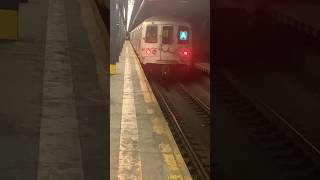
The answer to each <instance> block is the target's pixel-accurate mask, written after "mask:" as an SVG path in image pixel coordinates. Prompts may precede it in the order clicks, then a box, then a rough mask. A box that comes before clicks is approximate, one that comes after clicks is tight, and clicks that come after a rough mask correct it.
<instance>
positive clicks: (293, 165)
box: [214, 72, 320, 180]
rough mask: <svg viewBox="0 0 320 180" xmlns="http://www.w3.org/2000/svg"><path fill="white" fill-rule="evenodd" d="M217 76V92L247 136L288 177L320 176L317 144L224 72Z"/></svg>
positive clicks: (315, 178) (309, 177) (312, 178)
mask: <svg viewBox="0 0 320 180" xmlns="http://www.w3.org/2000/svg"><path fill="white" fill-rule="evenodd" d="M215 78H216V79H214V82H215V93H216V96H217V97H219V98H221V99H222V100H223V102H224V105H225V106H226V108H227V109H228V111H230V112H231V113H232V114H233V115H234V116H235V117H236V120H237V123H238V124H239V126H240V127H242V128H243V129H244V130H245V132H246V133H247V135H248V137H249V138H250V139H251V140H252V141H253V142H254V143H255V144H257V145H258V146H259V147H260V148H261V150H263V151H265V152H266V154H267V155H269V156H270V157H271V158H272V159H273V160H274V162H276V164H277V165H278V166H279V167H280V168H283V169H285V170H286V172H288V174H287V177H288V179H296V180H303V179H308V180H317V179H320V173H319V172H320V171H319V170H320V168H319V158H320V151H319V149H317V147H316V146H315V145H313V144H312V143H311V142H310V141H308V139H307V138H306V137H304V136H303V134H301V133H299V131H298V130H297V129H295V128H294V127H293V126H292V125H291V124H290V123H289V122H288V121H287V120H286V119H285V118H283V117H282V116H281V115H279V114H278V113H276V111H274V110H273V109H272V108H270V107H269V106H267V105H266V104H264V103H262V102H261V101H259V100H257V99H256V98H252V97H249V96H248V95H246V94H244V92H243V91H242V90H241V89H239V87H236V85H235V84H234V82H233V81H231V80H230V77H228V78H229V79H228V78H226V76H225V74H224V73H223V72H221V73H219V75H218V76H215Z"/></svg>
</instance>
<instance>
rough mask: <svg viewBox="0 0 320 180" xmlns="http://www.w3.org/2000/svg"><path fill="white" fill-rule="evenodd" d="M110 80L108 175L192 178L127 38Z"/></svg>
mask: <svg viewBox="0 0 320 180" xmlns="http://www.w3.org/2000/svg"><path fill="white" fill-rule="evenodd" d="M117 71H118V72H117V74H116V75H113V76H111V80H110V88H111V89H110V142H111V143H110V146H111V147H110V172H111V175H110V179H112V180H114V179H121V180H122V179H146V180H164V179H170V180H171V179H192V178H191V176H190V173H189V171H188V169H187V167H186V164H185V162H184V160H183V158H182V156H181V154H180V152H179V149H178V147H177V145H176V143H175V141H174V139H173V136H172V134H171V132H170V129H169V127H168V125H167V122H166V120H165V118H164V117H163V114H162V112H161V109H160V107H159V105H158V103H157V101H156V99H155V97H154V95H153V92H152V90H151V88H150V86H149V83H148V81H147V79H146V77H145V74H144V72H143V70H142V68H141V65H140V63H139V60H138V58H137V57H136V55H135V53H134V51H133V48H132V46H131V44H130V42H128V41H126V42H125V44H124V46H123V49H122V53H121V56H120V59H119V63H118V64H117Z"/></svg>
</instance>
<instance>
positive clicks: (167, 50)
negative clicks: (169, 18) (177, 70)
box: [160, 25, 177, 61]
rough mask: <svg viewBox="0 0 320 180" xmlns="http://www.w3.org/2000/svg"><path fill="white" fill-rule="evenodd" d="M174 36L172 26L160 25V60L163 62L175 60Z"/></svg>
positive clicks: (175, 46)
mask: <svg viewBox="0 0 320 180" xmlns="http://www.w3.org/2000/svg"><path fill="white" fill-rule="evenodd" d="M174 34H175V33H174V26H173V25H161V42H160V59H161V60H163V61H174V60H177V57H176V56H177V55H176V50H177V45H176V43H175V39H174Z"/></svg>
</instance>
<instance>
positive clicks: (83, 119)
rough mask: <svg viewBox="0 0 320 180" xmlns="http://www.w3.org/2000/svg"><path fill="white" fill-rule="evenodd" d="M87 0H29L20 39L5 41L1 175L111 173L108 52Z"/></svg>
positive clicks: (0, 53) (77, 179) (0, 71)
mask: <svg viewBox="0 0 320 180" xmlns="http://www.w3.org/2000/svg"><path fill="white" fill-rule="evenodd" d="M83 7H84V0H29V2H28V3H22V4H20V9H19V18H20V20H19V27H20V30H19V40H18V41H0V57H1V58H0V83H1V87H2V88H0V99H1V101H0V159H1V161H0V177H1V178H0V179H8V180H21V179H24V180H35V179H38V180H44V179H48V180H49V179H54V180H56V179H60V180H64V179H65V180H73V179H74V180H81V179H85V180H100V179H101V180H105V179H107V173H106V172H107V169H108V167H107V165H108V163H107V161H108V160H107V153H106V152H107V149H109V147H108V146H107V142H108V141H107V135H106V133H107V121H106V117H107V115H106V114H107V106H106V100H105V96H104V93H103V92H104V90H102V89H103V88H102V87H101V82H99V75H98V74H99V73H98V67H97V66H98V65H97V64H98V63H97V61H98V60H97V58H99V57H100V58H101V56H97V55H96V49H95V50H93V48H92V47H93V42H94V41H92V40H91V39H92V37H94V36H97V34H95V35H92V34H90V32H92V31H91V30H90V28H94V27H93V26H91V27H90V28H88V26H85V24H88V23H86V22H87V21H90V22H94V20H92V19H91V20H90V16H89V15H88V14H85V13H84V11H83ZM91 17H93V16H91ZM91 24H92V23H91ZM97 39H98V38H97Z"/></svg>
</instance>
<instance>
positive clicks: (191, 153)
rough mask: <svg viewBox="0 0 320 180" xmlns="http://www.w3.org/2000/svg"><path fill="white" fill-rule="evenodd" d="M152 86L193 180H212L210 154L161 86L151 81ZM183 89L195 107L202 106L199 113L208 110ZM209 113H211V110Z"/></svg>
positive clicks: (182, 91)
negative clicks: (189, 128) (196, 139)
mask: <svg viewBox="0 0 320 180" xmlns="http://www.w3.org/2000/svg"><path fill="white" fill-rule="evenodd" d="M150 84H151V86H152V89H153V91H154V93H155V96H156V97H157V100H158V103H159V105H160V107H161V109H162V111H163V113H164V116H165V118H166V119H167V121H168V124H169V127H170V129H171V132H172V134H173V136H174V137H175V140H176V143H177V145H178V147H179V149H180V151H181V154H182V156H183V158H184V160H185V162H186V164H187V166H188V168H189V171H190V173H191V175H192V177H193V179H194V180H210V158H209V157H207V156H206V154H210V152H207V151H206V150H205V149H204V148H201V145H200V144H199V143H198V142H196V141H195V139H194V136H193V135H192V133H190V131H189V130H188V129H187V128H186V126H185V123H186V122H185V121H184V120H183V118H182V116H181V115H180V114H179V112H177V110H176V108H175V107H174V105H173V104H172V103H171V102H170V100H169V98H168V97H167V96H166V95H165V94H164V93H162V87H161V85H158V84H157V83H155V82H152V81H150ZM179 86H180V85H179ZM181 88H182V90H181V92H180V93H184V96H185V98H188V99H192V101H195V102H196V103H197V104H195V106H201V107H198V110H197V112H198V111H199V113H201V111H200V109H202V108H203V107H205V108H207V110H208V107H206V106H205V105H199V104H198V103H200V100H199V101H198V100H195V99H196V98H195V97H192V98H191V96H192V95H190V94H188V93H189V92H186V91H184V89H183V87H181ZM190 103H191V100H190ZM202 106H203V107H202ZM202 111H204V110H202ZM208 112H210V109H209V110H208ZM202 114H206V112H205V113H203V112H202ZM206 117H209V115H206Z"/></svg>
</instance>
